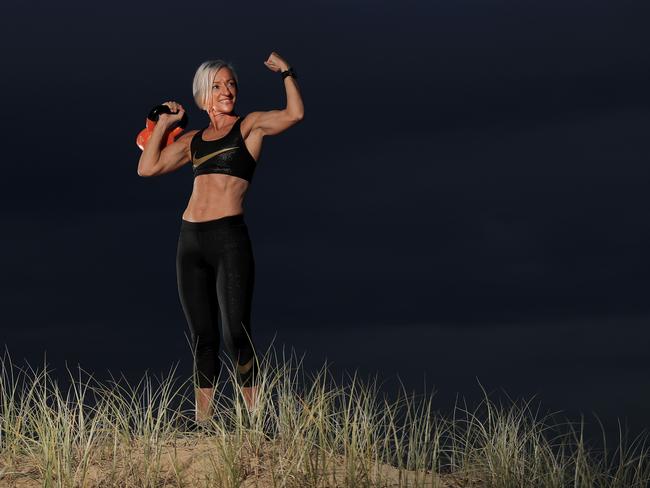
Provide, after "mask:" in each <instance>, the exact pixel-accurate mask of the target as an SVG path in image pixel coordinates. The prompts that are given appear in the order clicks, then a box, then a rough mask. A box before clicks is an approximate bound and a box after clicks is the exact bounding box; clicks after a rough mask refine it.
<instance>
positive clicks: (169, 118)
mask: <svg viewBox="0 0 650 488" xmlns="http://www.w3.org/2000/svg"><path fill="white" fill-rule="evenodd" d="M264 64H265V65H266V67H267V68H269V69H270V70H271V71H274V72H280V73H282V78H283V83H284V87H285V89H286V93H287V106H286V108H284V109H283V110H270V111H267V112H251V113H249V114H248V115H246V116H244V117H241V116H239V115H238V114H237V113H236V112H235V103H236V101H237V92H238V89H237V75H236V73H235V70H234V69H233V67H232V66H231V65H230V64H229V63H226V62H224V61H222V60H216V61H206V62H204V63H202V64H201V66H199V68H198V69H197V71H196V73H195V75H194V82H193V93H194V100H195V102H196V104H197V105H198V106H199V108H201V109H202V110H205V111H206V112H207V114H208V117H209V118H210V123H209V125H208V126H207V127H205V128H203V129H201V130H192V131H188V132H186V133H184V134H183V135H181V136H180V137H179V138H178V139H177V140H176V141H175V142H173V143H172V144H170V145H168V146H166V147H165V148H164V149H162V150H161V149H160V146H161V142H162V139H163V136H164V134H165V131H166V130H167V129H168V128H169V127H170V125H171V124H173V123H174V122H176V121H178V120H180V119H181V118H182V117H183V114H184V113H185V111H184V109H183V106H182V105H181V104H179V103H177V102H174V101H169V102H166V103H165V105H167V106H168V107H169V108H170V109H171V111H172V114H161V115H160V116H159V119H158V122H157V124H156V126H155V127H154V129H153V132H152V134H151V136H150V138H149V141H148V143H147V145H146V146H145V148H144V151H143V152H142V155H141V157H140V161H139V163H138V174H139V175H140V176H156V175H161V174H165V173H169V172H170V171H175V170H177V169H178V168H180V167H181V166H183V165H184V164H186V163H188V162H190V161H191V162H192V166H193V171H194V187H193V189H192V195H191V196H190V200H189V203H188V205H187V208H186V209H185V211H184V212H183V216H182V220H181V228H180V237H179V240H178V252H177V256H176V271H177V279H178V280H177V281H178V293H179V297H180V301H181V304H182V307H183V311H184V313H185V317H186V319H187V322H188V325H189V327H190V331H191V338H192V347H193V348H194V349H195V350H196V358H195V359H196V370H197V375H198V388H197V389H196V392H195V394H196V421H197V422H204V421H207V420H208V419H210V418H211V416H212V413H213V412H212V407H211V400H212V396H213V393H214V385H215V382H216V379H217V377H218V376H219V371H220V364H219V362H218V352H219V337H220V334H219V330H218V326H217V323H218V322H217V321H218V317H219V316H220V318H221V324H222V329H223V336H224V343H225V346H226V347H227V349H229V350H230V354H231V356H232V357H233V359H234V360H235V364H236V365H237V367H236V369H237V374H238V379H239V382H240V383H241V385H242V393H243V395H244V400H245V402H246V406H247V408H248V409H249V410H252V409H253V408H254V407H255V403H256V380H257V378H256V376H257V362H256V361H255V354H254V347H253V341H252V339H251V334H250V332H251V330H250V313H251V304H252V294H253V285H254V273H255V263H254V259H253V250H252V246H251V242H250V238H249V235H248V228H247V226H246V223H245V222H244V211H243V203H244V196H245V194H246V190H247V189H248V186H249V185H250V183H251V181H252V177H253V173H254V170H255V166H256V164H257V161H258V160H259V157H260V152H261V149H262V139H263V138H264V136H271V135H276V134H279V133H281V132H283V131H285V130H286V129H288V128H289V127H291V126H292V125H294V124H295V123H296V122H298V121H300V120H301V119H302V117H303V111H304V109H303V103H302V98H301V96H300V92H299V90H298V84H297V83H296V79H295V78H296V76H295V73H294V72H293V70H292V69H291V68H290V67H289V64H288V63H287V62H286V61H285V60H284V59H282V58H281V57H280V56H279V55H278V54H277V53H275V52H272V53H271V55H270V56H269V58H268V59H267V60H266V61H265V62H264Z"/></svg>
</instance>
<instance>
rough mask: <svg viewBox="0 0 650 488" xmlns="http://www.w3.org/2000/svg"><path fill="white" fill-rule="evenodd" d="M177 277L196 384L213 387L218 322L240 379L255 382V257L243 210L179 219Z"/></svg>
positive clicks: (243, 382) (216, 371)
mask: <svg viewBox="0 0 650 488" xmlns="http://www.w3.org/2000/svg"><path fill="white" fill-rule="evenodd" d="M176 276H177V282H178V295H179V297H180V301H181V305H182V307H183V312H184V313H185V318H186V319H187V323H188V325H189V328H190V332H191V342H192V348H193V356H194V352H195V356H194V360H195V363H194V366H195V368H196V369H195V371H196V374H197V383H198V387H199V388H210V387H213V386H214V385H215V384H216V381H217V378H218V377H219V373H220V370H221V364H220V362H219V358H218V355H219V342H220V341H219V339H220V332H219V325H218V323H219V321H220V322H221V330H222V332H223V340H224V345H225V348H226V350H227V352H229V354H230V357H231V358H233V360H234V361H233V362H234V364H236V365H237V366H236V371H237V379H238V381H239V383H240V384H241V385H242V386H253V385H255V384H256V373H257V369H256V368H257V364H256V359H255V354H254V347H253V341H252V336H251V326H250V319H251V305H252V299H253V285H254V281H255V262H254V259H253V248H252V245H251V240H250V237H249V235H248V227H247V226H246V223H245V222H244V215H243V214H238V215H229V216H227V217H222V218H219V219H215V220H208V221H204V222H189V221H187V220H184V219H182V221H181V229H180V236H179V238H178V250H177V254H176Z"/></svg>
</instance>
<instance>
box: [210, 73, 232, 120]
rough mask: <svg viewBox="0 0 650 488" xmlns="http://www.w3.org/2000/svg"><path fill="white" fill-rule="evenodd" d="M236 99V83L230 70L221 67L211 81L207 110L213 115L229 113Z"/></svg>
mask: <svg viewBox="0 0 650 488" xmlns="http://www.w3.org/2000/svg"><path fill="white" fill-rule="evenodd" d="M236 99H237V81H235V77H234V76H233V74H232V71H230V68H227V67H223V68H221V69H220V70H219V71H217V72H216V73H215V75H214V78H213V79H212V88H211V91H210V103H209V109H210V111H211V112H212V113H213V114H216V113H230V112H232V111H233V109H234V107H235V100H236Z"/></svg>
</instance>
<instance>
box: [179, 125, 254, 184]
mask: <svg viewBox="0 0 650 488" xmlns="http://www.w3.org/2000/svg"><path fill="white" fill-rule="evenodd" d="M241 121H242V117H239V118H238V119H237V121H236V122H235V123H234V124H233V125H232V127H231V128H230V131H229V132H228V133H227V134H226V135H225V136H223V137H221V138H220V139H216V140H214V141H204V140H203V138H202V135H203V131H204V130H205V129H207V127H205V128H203V129H201V130H200V131H198V132H197V133H196V134H194V137H192V142H191V143H190V151H191V152H192V170H193V171H194V177H195V178H196V177H197V176H199V175H203V174H208V173H223V174H227V175H231V176H237V177H238V178H243V179H245V180H246V181H248V182H252V181H253V173H254V172H255V167H256V165H257V163H256V161H255V159H254V158H253V156H251V154H250V153H249V152H248V149H247V148H246V144H244V138H243V137H242V134H241V129H240V128H239V126H240V125H241Z"/></svg>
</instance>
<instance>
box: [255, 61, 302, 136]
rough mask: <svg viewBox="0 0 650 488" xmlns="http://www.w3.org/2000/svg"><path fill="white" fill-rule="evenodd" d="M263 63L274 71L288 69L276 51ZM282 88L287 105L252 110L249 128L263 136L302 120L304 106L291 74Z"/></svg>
mask: <svg viewBox="0 0 650 488" xmlns="http://www.w3.org/2000/svg"><path fill="white" fill-rule="evenodd" d="M264 64H265V65H266V67H267V68H269V69H270V70H271V71H275V72H282V71H286V70H288V69H289V63H287V62H286V61H285V60H284V59H282V58H281V57H280V56H279V55H278V54H277V53H276V52H272V53H271V55H270V56H269V59H268V60H266V61H264ZM284 88H285V89H286V90H287V107H286V108H285V109H284V110H269V111H267V112H252V113H251V114H250V117H251V118H252V122H251V130H260V131H261V132H262V134H264V135H265V136H274V135H276V134H279V133H280V132H283V131H285V130H287V129H288V128H289V127H291V126H292V125H294V124H295V123H296V122H299V121H300V120H302V118H303V116H304V113H305V107H304V106H303V104H302V97H301V96H300V91H299V90H298V83H297V82H296V79H295V78H294V77H293V76H287V77H285V79H284Z"/></svg>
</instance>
